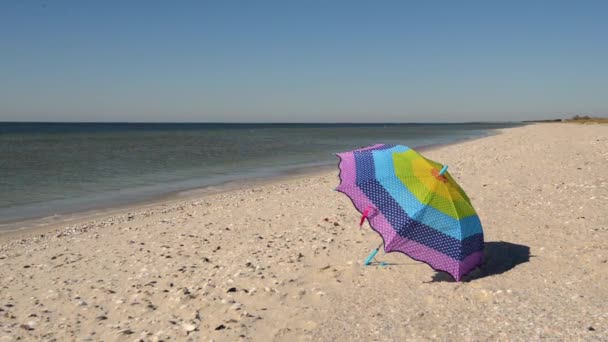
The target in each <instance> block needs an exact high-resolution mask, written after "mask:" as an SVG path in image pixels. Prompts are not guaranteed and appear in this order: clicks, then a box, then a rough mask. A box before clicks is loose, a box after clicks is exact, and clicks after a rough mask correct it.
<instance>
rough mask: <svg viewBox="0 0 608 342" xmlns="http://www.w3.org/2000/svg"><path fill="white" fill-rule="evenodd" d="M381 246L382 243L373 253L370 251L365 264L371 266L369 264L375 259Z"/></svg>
mask: <svg viewBox="0 0 608 342" xmlns="http://www.w3.org/2000/svg"><path fill="white" fill-rule="evenodd" d="M381 247H382V244H380V245H378V247H377V248H376V249H374V250H373V251H372V252H371V253H369V255H368V256H367V258H366V259H365V261H364V262H363V263H364V265H365V266H369V264H371V263H372V260H374V257H375V256H376V254H378V251H379V250H380V248H381Z"/></svg>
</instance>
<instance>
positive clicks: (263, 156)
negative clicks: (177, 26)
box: [0, 123, 521, 231]
mask: <svg viewBox="0 0 608 342" xmlns="http://www.w3.org/2000/svg"><path fill="white" fill-rule="evenodd" d="M518 125H521V124H520V123H466V124H210V123H0V231H1V230H2V226H3V224H4V225H6V224H7V223H14V222H18V221H22V220H27V219H35V218H45V217H58V216H61V215H66V214H72V213H76V212H83V211H87V210H94V209H100V208H108V207H117V206H123V205H127V204H133V203H137V202H143V201H149V200H153V199H155V198H161V197H163V196H167V195H169V194H174V193H178V192H182V191H188V190H192V189H201V188H205V187H210V186H218V185H221V184H225V183H227V182H238V181H241V180H251V179H258V178H265V177H273V176H278V175H283V174H285V173H289V172H294V171H296V170H302V169H309V168H317V167H327V166H329V165H335V164H337V158H336V156H335V153H338V152H344V151H349V150H353V149H356V148H360V147H363V146H369V145H372V144H376V143H395V144H403V145H407V146H410V147H415V148H416V147H417V148H420V147H429V146H433V145H441V144H450V143H454V142H458V141H462V140H466V139H474V138H480V137H483V136H486V135H489V134H494V132H496V130H497V129H500V128H507V127H514V126H518ZM336 174H337V171H336ZM337 181H338V180H337V178H336V183H337ZM336 185H337V184H336Z"/></svg>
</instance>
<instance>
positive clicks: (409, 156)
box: [393, 150, 476, 220]
mask: <svg viewBox="0 0 608 342" xmlns="http://www.w3.org/2000/svg"><path fill="white" fill-rule="evenodd" d="M419 158H423V159H424V160H426V161H428V162H429V163H430V165H429V170H430V169H431V168H432V167H435V168H438V169H441V167H442V166H441V164H439V163H436V162H434V161H430V160H428V159H426V158H424V157H422V156H421V155H420V154H418V153H417V152H415V151H413V150H407V151H405V152H396V153H393V165H394V167H395V174H396V176H397V178H399V179H400V180H401V182H402V183H403V184H404V185H405V186H406V187H407V188H408V190H409V191H410V192H411V193H412V194H413V195H414V196H415V197H416V198H417V199H418V200H419V201H420V202H421V203H423V204H426V205H430V206H432V207H433V208H435V209H437V210H439V211H441V212H443V213H445V214H446V215H449V216H451V217H453V218H455V219H457V220H460V219H462V218H465V217H468V216H472V215H476V212H475V209H473V206H472V205H471V203H470V200H469V198H468V197H467V196H466V195H464V196H462V198H463V199H458V200H453V199H447V198H444V197H442V196H439V195H437V194H436V193H435V192H434V191H435V189H428V188H427V187H426V185H425V184H424V183H422V182H421V181H420V180H419V179H418V178H417V177H416V176H415V175H414V170H413V167H412V162H413V161H414V160H416V159H419ZM429 177H433V176H432V175H431V174H430V173H429ZM433 178H434V177H433ZM448 180H449V181H450V182H451V183H452V185H455V186H456V189H457V190H458V191H459V193H461V194H464V191H463V190H462V189H461V188H460V187H459V186H458V185H457V184H456V182H454V179H453V178H451V176H449V175H448ZM434 184H436V185H437V186H446V185H445V184H443V182H440V181H436V182H435V183H434ZM446 192H447V193H448V194H449V191H447V190H446Z"/></svg>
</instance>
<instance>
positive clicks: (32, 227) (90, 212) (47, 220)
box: [0, 128, 513, 243]
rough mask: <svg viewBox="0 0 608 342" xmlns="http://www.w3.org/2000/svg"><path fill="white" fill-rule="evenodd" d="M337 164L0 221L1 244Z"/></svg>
mask: <svg viewBox="0 0 608 342" xmlns="http://www.w3.org/2000/svg"><path fill="white" fill-rule="evenodd" d="M509 129H513V128H499V129H491V130H488V131H487V134H486V135H484V136H481V137H471V138H463V139H457V140H454V141H452V142H450V143H442V144H431V145H423V146H418V147H413V148H414V149H416V150H418V151H420V152H428V151H432V150H435V149H440V148H442V147H447V146H453V145H459V144H462V143H465V142H468V141H474V140H479V139H485V138H488V137H491V136H494V135H498V134H501V133H502V131H503V130H509ZM337 163H338V161H337V160H336V162H335V163H331V164H321V165H316V166H296V167H293V168H286V169H282V170H281V169H279V170H277V171H275V172H274V173H270V174H267V175H263V176H253V177H246V178H238V179H235V180H228V181H224V182H220V183H217V184H211V185H207V186H203V187H195V188H191V189H185V190H178V191H170V192H167V193H161V194H157V195H152V196H151V197H149V198H146V199H141V200H134V201H131V202H127V203H123V204H120V205H117V206H103V207H95V208H91V209H85V210H77V211H73V212H65V213H60V214H56V215H44V216H38V217H31V218H27V219H19V220H14V221H7V222H2V223H0V243H3V242H6V241H9V240H11V239H18V238H24V237H26V236H30V235H35V234H40V233H48V232H50V231H53V230H57V229H60V228H61V226H66V225H77V224H83V223H85V222H86V221H91V220H99V219H103V218H108V217H110V216H112V215H124V214H127V213H128V212H129V211H138V210H145V209H150V208H154V207H158V206H167V205H171V204H175V203H176V202H179V201H189V200H195V199H197V198H200V197H209V196H213V195H217V194H223V193H229V192H233V191H238V190H246V189H249V188H253V187H256V186H264V185H269V184H273V183H278V182H281V181H286V180H289V179H293V178H298V177H310V176H314V175H318V174H322V173H326V172H330V171H336V172H337Z"/></svg>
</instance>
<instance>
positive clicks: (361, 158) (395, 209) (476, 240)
mask: <svg viewBox="0 0 608 342" xmlns="http://www.w3.org/2000/svg"><path fill="white" fill-rule="evenodd" d="M354 157H355V163H356V167H357V186H358V187H359V188H360V189H361V191H362V192H363V193H364V194H365V195H366V196H367V197H368V198H369V200H370V201H371V202H372V203H373V204H374V206H375V207H376V208H377V209H378V210H379V211H380V212H382V214H383V215H384V217H386V219H387V220H388V222H389V223H390V224H391V225H392V226H393V229H395V231H396V232H397V234H399V235H400V236H401V237H403V238H406V239H409V240H412V241H416V242H418V243H420V244H423V245H425V246H428V247H430V248H432V249H434V250H436V251H438V252H441V253H443V254H445V255H447V256H449V257H450V258H453V259H455V260H459V261H462V260H464V259H465V258H466V257H467V256H469V255H471V254H473V253H475V252H477V251H481V250H483V234H475V235H472V236H469V237H468V238H466V239H464V240H462V241H460V240H459V239H455V238H453V237H451V236H449V235H446V234H443V233H442V232H440V231H437V230H436V229H433V228H431V227H429V226H427V225H425V224H424V223H422V222H419V221H416V220H413V219H412V218H410V217H409V216H408V215H407V213H405V212H404V211H403V209H402V208H401V206H400V205H399V204H398V203H397V202H396V201H395V200H394V199H393V197H392V196H391V195H390V194H389V193H388V192H387V191H386V190H385V188H384V187H383V186H382V185H381V184H380V183H379V182H378V180H376V179H375V178H373V177H372V178H370V177H368V174H369V173H372V174H375V168H374V159H373V157H372V152H371V151H358V152H354ZM359 171H361V177H359V173H360V172H359ZM359 180H361V181H359Z"/></svg>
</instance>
